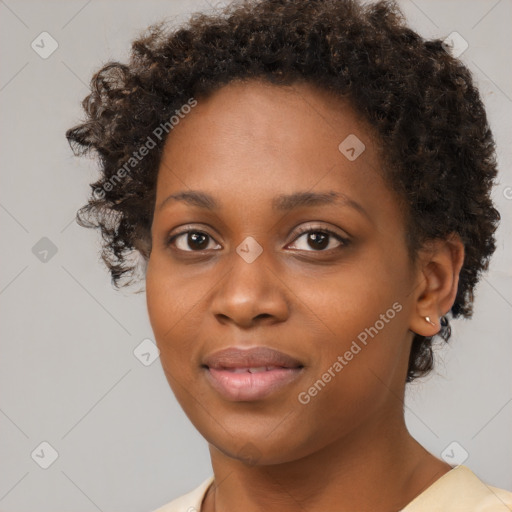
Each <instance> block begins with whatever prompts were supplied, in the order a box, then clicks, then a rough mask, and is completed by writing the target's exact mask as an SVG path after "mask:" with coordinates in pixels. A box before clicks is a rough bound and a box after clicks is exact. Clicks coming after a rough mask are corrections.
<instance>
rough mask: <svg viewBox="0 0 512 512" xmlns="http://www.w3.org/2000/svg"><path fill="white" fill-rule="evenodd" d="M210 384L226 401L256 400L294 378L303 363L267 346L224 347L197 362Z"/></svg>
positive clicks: (301, 369)
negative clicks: (202, 361)
mask: <svg viewBox="0 0 512 512" xmlns="http://www.w3.org/2000/svg"><path fill="white" fill-rule="evenodd" d="M201 366H202V368H203V369H204V371H205V376H206V379H207V381H208V382H209V383H210V385H211V386H212V387H213V389H215V391H217V392H218V393H219V394H220V395H221V396H222V397H223V398H225V399H226V400H230V401H235V402H236V401H245V402H250V401H257V400H262V399H264V398H266V397H267V396H269V395H271V394H273V393H275V392H277V391H278V390H281V389H282V388H284V387H285V386H287V385H289V384H290V383H292V382H293V381H295V380H296V379H297V378H298V377H299V376H300V374H301V373H302V371H303V368H304V365H303V364H302V363H301V362H300V361H298V360H297V359H295V358H293V357H291V356H289V355H288V354H284V353H283V352H279V351H277V350H273V349H270V348H268V347H254V348H250V349H238V348H234V347H233V348H228V349H225V350H221V351H219V352H215V353H214V354H212V355H210V356H208V357H207V358H206V359H205V360H204V363H203V364H202V365H201Z"/></svg>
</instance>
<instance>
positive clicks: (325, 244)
mask: <svg viewBox="0 0 512 512" xmlns="http://www.w3.org/2000/svg"><path fill="white" fill-rule="evenodd" d="M298 231H299V232H298V236H297V238H296V239H295V242H294V243H296V241H297V240H300V239H301V238H303V239H304V241H305V243H304V244H303V246H302V247H298V249H299V250H304V251H309V252H311V251H314V252H327V251H328V250H331V249H338V248H340V247H343V246H346V245H348V244H349V241H348V240H347V239H346V238H344V237H342V236H341V235H339V234H338V233H335V232H334V231H332V230H330V229H328V228H325V227H311V226H308V227H302V228H299V230H298ZM304 235H307V236H304ZM333 239H334V241H337V242H338V244H337V245H335V246H334V247H332V246H331V245H332V244H331V242H332V241H333ZM306 244H308V245H306ZM308 246H309V247H310V249H308V248H307V247H308Z"/></svg>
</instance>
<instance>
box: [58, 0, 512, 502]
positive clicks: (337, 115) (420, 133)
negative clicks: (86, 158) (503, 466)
mask: <svg viewBox="0 0 512 512" xmlns="http://www.w3.org/2000/svg"><path fill="white" fill-rule="evenodd" d="M92 86H93V90H92V93H91V94H90V95H89V96H88V97H87V98H86V99H85V100H84V102H83V106H84V109H85V111H86V113H87V116H88V117H87V119H86V121H85V122H84V123H82V124H81V125H79V126H77V127H75V128H73V129H71V130H69V131H68V132H67V137H68V139H69V140H70V142H71V144H72V146H73V147H74V148H75V149H76V151H77V153H80V152H86V151H89V150H94V151H96V153H97V155H98V156H99V158H100V162H101V164H102V176H101V178H100V179H99V180H98V181H97V182H96V183H93V184H92V188H93V196H92V197H91V199H90V200H89V202H88V204H87V205H86V206H85V207H84V208H82V209H81V211H80V212H79V220H80V222H81V223H82V225H84V226H88V227H97V228H99V229H100V230H101V232H102V235H103V237H104V240H105V245H104V250H103V258H104V261H105V262H106V263H107V265H108V267H109V268H110V270H111V273H112V278H113V282H114V283H115V284H116V285H120V284H121V283H122V282H123V284H125V283H126V281H124V279H125V278H127V277H128V278H129V277H130V276H132V277H133V274H134V270H135V265H134V264H133V261H130V260H129V258H128V256H129V254H130V252H133V251H134V250H135V251H138V252H139V253H140V254H141V255H142V256H143V257H144V263H145V265H144V270H145V282H146V294H147V306H148V313H149V318H150V321H151V325H152V328H153V331H154V335H155V339H156V341H157V344H158V347H159V349H160V358H161V362H162V366H163V369H164V371H165V374H166V376H167V379H168V382H169V384H170V386H171V388H172V389H173V391H174V393H175V395H176V398H177V400H178V401H179V403H180V404H181V406H182V407H183V409H184V411H185V413H186V414H187V416H188V417H189V418H190V420H191V421H192V423H193V424H194V425H195V427H196V428H197V429H198V431H199V432H200V433H201V434H202V435H203V436H204V438H205V439H206V440H207V441H208V443H209V447H210V454H211V460H212V467H213V473H214V474H213V476H212V477H211V478H209V479H207V480H206V481H205V482H203V483H202V484H201V485H200V486H199V487H198V488H196V489H195V490H194V491H193V492H191V493H190V494H188V495H185V496H182V497H181V498H179V499H177V500H175V501H173V502H171V503H168V504H167V505H165V506H163V507H162V508H160V509H159V510H158V512H171V511H181V510H183V511H185V510H189V511H190V510H201V512H212V511H221V510H222V511H230V510H244V511H247V512H250V511H256V510H258V511H259V510H266V511H269V512H270V511H273V510H280V511H281V512H282V511H283V510H336V511H339V512H343V511H367V510H368V511H375V510H382V511H397V510H404V511H407V512H414V511H419V510H428V511H432V510H443V511H455V510H461V511H462V510H464V511H466V512H467V511H470V510H475V511H476V510H488V511H498V510H508V508H507V506H508V507H510V506H511V503H512V494H511V493H509V492H507V491H504V490H500V489H496V488H494V487H488V486H487V485H485V484H484V483H483V482H481V481H480V480H479V479H478V478H477V477H476V476H475V475H474V474H473V473H472V472H471V471H470V470H469V469H468V468H467V467H465V466H463V465H458V466H456V467H453V466H452V465H451V464H449V463H447V462H446V461H445V460H441V459H438V458H437V457H435V456H434V455H432V454H430V453H429V452H428V451H427V450H425V449H424V448H423V447H422V446H421V445H420V444H419V443H418V442H417V441H416V440H415V439H414V438H413V437H412V436H411V435H410V434H409V432H408V431H407V428H406V425H405V421H404V415H403V399H404V392H405V385H406V383H407V382H410V381H412V380H414V379H415V378H417V377H420V376H422V375H425V374H426V373H428V371H430V370H431V368H432V365H433V358H432V347H431V345H432V340H433V339H434V337H436V336H440V337H442V338H444V339H445V340H447V339H448V338H449V336H450V327H449V321H448V319H447V315H450V316H451V317H458V316H464V317H469V316H471V313H472V293H473V289H474V287H475V285H476V283H477V281H478V278H479V276H480V274H481V272H482V271H483V270H485V269H486V268H487V265H488V260H489V258H490V256H491V255H492V253H493V252H494V249H495V240H494V232H495V229H496V227H497V223H498V220H499V214H498V212H497V211H496V210H495V208H494V206H493V204H492V201H491V199H490V193H491V187H492V184H493V182H494V180H495V178H496V174H497V169H496V162H495V153H494V141H493V138H492V134H491V131H490V129H489V126H488V123H487V120H486V114H485V110H484V107H483V104H482V101H481V99H480V97H479V94H478V91H477V90H476V88H475V86H474V84H473V82H472V79H471V75H470V73H469V71H468V70H467V69H466V68H465V67H464V66H463V65H462V64H461V62H460V61H458V60H457V59H456V58H454V57H452V56H451V55H450V54H449V53H448V52H447V51H446V50H445V48H444V47H443V44H442V42H441V41H439V40H435V41H425V40H423V39H422V38H421V37H420V36H419V35H418V34H416V33H415V32H413V31H412V30H411V29H409V28H408V27H407V26H406V25H405V24H404V22H403V20H402V17H401V15H400V12H399V10H398V8H397V7H396V6H394V5H393V4H391V3H388V2H379V3H376V4H370V5H367V6H363V5H360V4H358V3H356V2H353V1H348V0H344V1H332V0H324V1H306V0H279V1H275V0H263V1H258V2H245V3H239V4H236V5H233V6H231V7H229V8H228V9H226V11H225V12H224V14H218V15H211V16H207V15H201V14H198V15H195V16H193V17H192V18H191V20H190V22H189V23H188V25H187V26H184V27H181V28H179V29H176V30H174V31H166V30H165V27H164V26H163V25H161V26H155V27H151V28H150V29H149V30H148V32H147V33H146V34H145V35H144V36H142V37H141V38H139V39H138V40H137V41H135V42H134V43H133V50H132V57H131V61H130V62H129V64H127V65H124V64H121V63H116V62H112V63H109V64H107V65H105V66H104V67H103V68H102V69H101V70H99V71H98V73H96V74H95V76H94V77H93V80H92ZM507 504H508V505H507Z"/></svg>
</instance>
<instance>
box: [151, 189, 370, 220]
mask: <svg viewBox="0 0 512 512" xmlns="http://www.w3.org/2000/svg"><path fill="white" fill-rule="evenodd" d="M171 201H182V202H185V203H187V204H190V205H191V206H197V207H199V208H204V209H206V210H210V211H213V210H219V209H220V205H219V203H218V202H217V201H216V200H215V198H214V197H213V196H211V195H210V194H207V193H206V192H201V191H199V190H187V191H182V192H177V193H175V194H171V195H170V196H168V197H167V198H165V199H164V200H163V201H162V202H161V203H160V206H158V208H157V210H158V211H160V210H161V209H162V208H163V207H164V206H166V205H167V204H168V203H170V202H171ZM336 203H338V204H341V205H346V206H350V207H352V208H354V209H355V210H358V211H359V212H360V213H362V214H363V215H365V216H366V217H368V218H369V215H368V212H367V211H366V210H365V209H364V208H363V207H362V206H361V205H360V204H359V203H358V202H357V201H354V200H353V199H350V198H349V197H347V196H346V195H345V194H341V193H338V192H334V191H329V192H309V191H304V192H295V193H293V194H281V195H279V196H276V197H274V198H273V199H272V209H273V210H276V211H280V212H288V211H291V210H294V209H296V208H301V207H305V206H306V207H307V206H321V205H328V204H336Z"/></svg>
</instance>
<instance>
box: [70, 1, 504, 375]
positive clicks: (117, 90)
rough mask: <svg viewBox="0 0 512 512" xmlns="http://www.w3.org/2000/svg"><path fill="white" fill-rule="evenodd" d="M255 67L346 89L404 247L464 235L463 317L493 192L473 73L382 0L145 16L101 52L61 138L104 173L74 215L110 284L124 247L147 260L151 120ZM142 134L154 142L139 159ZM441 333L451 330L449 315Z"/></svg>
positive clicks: (484, 254) (153, 162)
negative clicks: (119, 49)
mask: <svg viewBox="0 0 512 512" xmlns="http://www.w3.org/2000/svg"><path fill="white" fill-rule="evenodd" d="M254 78H258V79H264V80H266V81H268V82H270V83H273V84H277V85H279V84H281V85H289V84H293V83H294V82H297V81H304V80H305V81H306V82H309V83H311V84H314V85H316V86H318V87H320V88H322V89H324V90H326V91H330V92H331V93H333V94H335V95H338V96H339V97H340V98H341V97H343V98H348V99H349V101H350V102H351V104H352V106H353V107H354V108H355V109H356V111H357V112H358V113H359V114H360V116H361V117H362V118H363V119H364V120H365V121H366V122H367V123H368V124H369V125H370V126H372V127H373V129H374V131H375V133H376V134H377V136H378V137H379V139H380V143H381V145H382V147H385V148H386V155H385V160H386V165H385V170H384V172H385V175H386V178H387V179H388V182H389V183H390V185H391V187H392V188H393V189H394V190H396V192H397V194H398V197H400V198H401V202H403V204H404V205H405V207H406V212H405V218H406V224H407V235H408V244H409V248H410V250H411V254H412V255H413V257H414V254H416V251H417V249H418V248H419V247H421V245H422V243H424V242H425V241H426V240H428V239H433V238H446V237H447V236H448V235H449V234H450V233H456V234H458V235H459V236H460V238H461V239H462V241H463V243H464V246H465V260H464V265H463V268H462V270H461V273H460V281H459V287H458V292H457V297H456V300H455V303H454V305H453V307H452V309H451V315H452V317H457V316H459V315H462V316H465V317H470V316H471V314H472V303H473V290H474V287H475V285H476V283H477V281H478V278H479V275H480V273H481V272H482V271H483V270H485V269H487V266H488V261H489V258H490V256H491V255H492V253H493V252H494V249H495V239H494V232H495V230H496V227H497V224H498V221H499V214H498V212H497V211H496V209H495V208H494V207H493V203H492V201H491V198H490V192H491V188H492V185H493V183H494V180H495V177H496V174H497V169H496V161H495V147H494V141H493V137H492V134H491V131H490V129H489V126H488V123H487V119H486V113H485V109H484V105H483V104H482V101H481V98H480V96H479V93H478V91H477V89H476V87H475V85H474V83H473V80H472V76H471V73H470V71H469V70H468V69H467V68H466V67H465V66H464V65H463V64H462V63H461V62H460V61H459V60H458V59H456V58H454V57H452V56H451V55H450V54H449V53H447V51H445V49H444V48H443V45H442V41H441V40H440V39H437V40H425V39H423V38H422V37H421V36H419V35H418V34H417V33H416V32H414V31H413V30H411V29H410V28H408V27H407V26H406V25H405V23H404V20H403V16H402V14H401V13H400V11H399V9H398V7H397V6H396V5H395V4H394V3H393V2H387V1H381V2H377V3H373V4H367V5H362V4H359V3H358V2H356V1H353V0H263V1H243V0H242V1H239V2H236V3H234V4H232V5H230V6H228V7H227V8H226V9H224V10H223V11H219V12H216V13H213V14H205V13H196V14H194V15H192V17H191V18H190V20H189V21H188V22H187V23H186V24H184V25H182V26H180V27H178V28H167V27H166V26H165V24H163V23H162V24H158V25H155V26H152V27H150V28H149V29H147V31H146V32H145V33H143V34H142V36H141V37H139V38H138V39H137V40H136V41H134V42H133V44H132V52H131V57H130V60H129V62H128V63H127V64H123V63H120V62H109V63H107V64H105V65H104V66H103V67H102V68H101V69H100V70H99V71H98V72H97V73H96V74H95V75H94V76H93V78H92V80H91V93H90V94H89V95H88V96H87V97H86V98H85V99H84V101H83V102H82V105H83V108H84V110H85V113H86V118H85V120H84V122H83V123H81V124H79V125H78V126H75V127H74V128H71V129H70V130H68V131H67V133H66V136H67V138H68V140H69V142H70V144H71V145H72V148H73V149H74V151H75V154H83V153H85V152H88V151H90V150H94V151H95V152H96V155H97V157H98V158H99V161H100V165H101V177H100V179H99V180H98V181H96V182H95V183H92V184H91V188H92V189H93V193H92V196H91V197H90V199H89V201H88V203H87V204H86V205H85V206H84V207H82V208H81V209H80V210H79V212H78V213H77V219H78V222H79V224H80V225H82V226H85V227H93V228H98V229H100V231H101V234H102V236H103V240H104V244H103V250H102V257H103V260H104V261H105V263H106V265H107V266H108V268H109V270H110V272H111V276H112V281H113V284H114V285H115V286H117V287H119V286H120V282H121V278H125V277H131V276H133V272H134V264H133V261H130V258H129V256H130V255H131V254H132V253H133V251H134V250H136V251H138V253H140V254H141V255H142V256H143V257H144V259H145V260H146V261H147V258H148V257H149V254H150V251H151V232H150V229H151V223H152V216H153V209H154V201H155V189H156V178H157V173H158V168H159V165H160V157H161V151H162V148H163V144H164V142H165V137H161V138H160V139H159V138H158V137H156V136H155V133H159V132H158V129H159V127H162V126H165V123H167V126H168V125H169V119H171V117H172V116H173V115H178V114H179V112H180V109H181V108H182V106H183V105H185V104H187V102H188V101H190V98H199V97H206V96H207V95H208V94H209V93H211V92H213V91H214V90H216V89H218V88H220V87H222V86H223V85H225V84H227V83H229V82H230V81H232V80H246V79H254ZM155 130H156V131H155ZM168 131H170V129H169V130H166V133H167V132H168ZM148 137H151V138H152V140H153V142H154V143H155V146H156V147H154V149H151V150H150V151H149V152H148V153H147V154H146V155H145V156H144V158H140V159H139V158H138V157H137V158H136V157H135V156H134V155H138V154H139V153H138V152H139V151H140V148H142V147H143V146H144V145H147V144H148V141H149V139H148ZM130 159H132V160H130ZM135 160H137V161H136V162H135ZM128 163H129V165H128ZM123 168H124V172H121V171H120V170H121V169H123ZM439 335H440V336H441V337H442V338H444V339H445V340H448V338H449V336H450V326H449V323H448V320H447V319H446V318H443V319H442V327H441V331H440V333H439ZM431 344H432V337H424V336H420V335H415V336H414V339H413V344H412V349H411V354H410V361H409V369H408V374H407V381H411V380H413V379H414V378H416V377H418V376H421V375H424V374H426V373H427V372H428V371H429V370H430V369H431V368H432V365H433V352H432V346H431Z"/></svg>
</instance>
